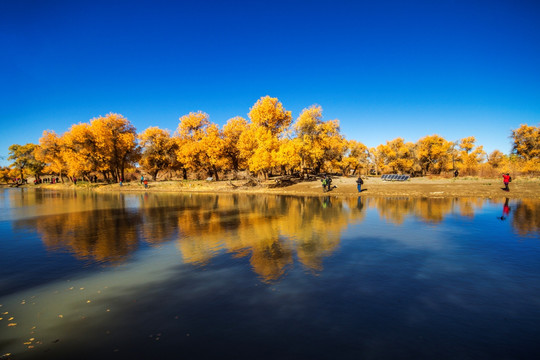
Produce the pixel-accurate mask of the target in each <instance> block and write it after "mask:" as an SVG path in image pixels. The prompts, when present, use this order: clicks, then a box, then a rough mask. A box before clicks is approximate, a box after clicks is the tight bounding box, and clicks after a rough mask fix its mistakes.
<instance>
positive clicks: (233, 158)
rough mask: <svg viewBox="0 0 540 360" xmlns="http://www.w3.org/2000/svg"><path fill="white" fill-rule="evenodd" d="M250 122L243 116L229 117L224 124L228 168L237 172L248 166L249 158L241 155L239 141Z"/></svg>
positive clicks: (224, 149)
mask: <svg viewBox="0 0 540 360" xmlns="http://www.w3.org/2000/svg"><path fill="white" fill-rule="evenodd" d="M247 128H248V122H247V121H246V119H244V118H243V117H241V116H236V117H234V118H232V119H229V120H228V121H227V123H226V124H225V126H223V141H224V144H223V146H224V148H223V151H224V156H225V158H226V159H227V161H228V163H227V168H228V169H231V170H233V171H235V172H237V171H238V170H240V169H241V168H245V167H246V166H247V159H246V158H244V157H242V156H241V152H240V149H239V147H238V143H239V141H240V136H241V135H242V134H243V133H244V132H245V131H246V130H247Z"/></svg>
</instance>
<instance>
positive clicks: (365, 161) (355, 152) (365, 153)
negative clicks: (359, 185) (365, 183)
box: [344, 140, 369, 174]
mask: <svg viewBox="0 0 540 360" xmlns="http://www.w3.org/2000/svg"><path fill="white" fill-rule="evenodd" d="M347 150H348V158H350V159H351V160H350V161H349V165H350V168H351V169H352V170H353V174H356V173H357V171H358V169H367V168H368V166H369V149H368V148H367V146H366V145H364V144H362V143H361V142H359V141H356V140H349V141H348V142H347ZM344 174H345V173H344Z"/></svg>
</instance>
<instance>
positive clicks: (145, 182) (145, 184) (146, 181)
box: [143, 180, 148, 189]
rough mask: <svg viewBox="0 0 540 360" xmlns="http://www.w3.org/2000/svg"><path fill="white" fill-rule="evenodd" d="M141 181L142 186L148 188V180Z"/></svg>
mask: <svg viewBox="0 0 540 360" xmlns="http://www.w3.org/2000/svg"><path fill="white" fill-rule="evenodd" d="M143 183H144V188H145V189H148V180H144V181H143Z"/></svg>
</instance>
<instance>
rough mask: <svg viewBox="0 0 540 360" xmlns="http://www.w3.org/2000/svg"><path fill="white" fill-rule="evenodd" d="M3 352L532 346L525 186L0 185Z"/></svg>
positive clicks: (394, 352) (246, 354)
mask: <svg viewBox="0 0 540 360" xmlns="http://www.w3.org/2000/svg"><path fill="white" fill-rule="evenodd" d="M0 261H1V264H2V266H1V268H0V304H1V307H0V314H1V315H0V317H1V318H2V320H0V355H2V354H6V353H11V354H12V355H11V357H12V358H13V359H73V358H79V359H85V358H87V359H96V358H99V359H142V358H155V359H180V358H182V359H214V358H218V357H219V358H227V359H358V358H362V359H397V358H399V359H408V358H410V359H527V358H531V359H533V358H537V357H538V356H540V345H538V344H539V342H538V339H540V327H539V326H538V324H539V323H540V202H538V201H533V200H519V201H516V200H511V201H507V202H505V200H504V199H502V200H485V199H443V198H441V199H407V198H350V199H338V198H333V197H324V198H309V197H306V198H303V197H284V196H261V195H257V196H249V195H196V194H191V195H190V194H188V195H185V194H174V195H171V194H170V195H164V194H136V195H124V194H96V193H84V192H53V191H39V190H32V189H4V190H0Z"/></svg>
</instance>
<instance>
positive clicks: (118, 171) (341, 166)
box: [0, 96, 540, 182]
mask: <svg viewBox="0 0 540 360" xmlns="http://www.w3.org/2000/svg"><path fill="white" fill-rule="evenodd" d="M248 117H249V120H246V119H244V118H242V117H240V116H237V117H234V118H232V119H229V120H228V121H227V123H226V124H225V125H224V126H223V128H220V127H219V126H218V125H216V124H214V123H212V122H210V120H209V116H208V114H206V113H204V112H200V111H199V112H196V113H193V112H192V113H189V114H187V115H184V116H182V117H181V118H180V122H179V125H178V129H177V130H176V132H175V133H174V134H171V133H170V132H169V131H168V130H164V129H160V128H159V127H149V128H148V129H146V130H144V131H143V132H142V133H140V134H137V130H136V129H135V127H134V126H133V125H132V124H131V123H130V122H129V121H128V120H127V119H126V118H124V117H123V116H122V115H120V114H114V113H110V114H108V115H106V116H100V117H97V118H94V119H92V120H90V122H88V123H79V124H75V125H72V126H71V128H70V129H69V130H68V131H67V132H65V133H64V134H63V135H61V136H59V135H57V134H56V133H55V132H54V131H49V130H46V131H44V132H43V136H42V137H41V138H40V139H39V144H26V145H17V144H15V145H11V146H10V147H9V154H10V155H9V157H8V159H9V160H11V161H12V164H11V165H10V166H9V167H6V168H1V169H0V179H3V180H4V181H8V180H9V179H13V178H21V179H22V178H25V177H27V176H35V177H36V178H39V177H40V176H43V175H44V174H49V175H55V176H59V177H60V178H62V179H63V178H64V177H66V176H67V177H69V178H70V179H72V178H73V177H76V178H86V179H89V178H90V176H94V175H99V176H100V178H103V179H104V180H106V181H112V182H118V181H120V180H121V179H125V178H126V175H128V174H133V173H134V172H135V171H136V170H137V169H139V170H142V171H143V172H145V173H147V174H150V175H151V176H152V178H153V179H157V178H158V177H160V176H167V177H168V178H174V177H182V178H184V179H187V178H188V177H191V178H199V179H200V178H204V177H208V176H212V177H213V178H214V179H216V180H219V178H220V177H222V176H223V175H224V174H227V173H238V172H239V171H242V170H247V171H249V172H250V173H251V174H253V175H256V176H258V177H261V178H268V176H270V175H275V174H282V175H283V174H298V175H299V176H301V177H302V176H305V175H307V174H315V175H316V174H320V173H322V172H324V173H340V174H344V175H358V174H373V175H379V174H385V173H400V174H410V175H413V176H421V175H427V174H433V175H441V174H442V175H444V174H451V173H454V172H455V171H456V170H457V171H458V172H459V174H461V175H479V176H494V175H497V174H500V173H501V172H511V173H514V174H516V173H521V174H531V175H537V174H538V173H540V128H539V127H538V126H528V125H521V126H520V127H519V128H518V129H515V130H512V131H511V134H510V136H511V138H512V140H513V147H512V152H511V154H510V155H505V154H503V153H502V152H501V151H499V150H495V151H493V152H492V153H491V154H489V155H488V154H486V153H485V152H484V150H483V148H482V146H480V145H476V139H475V138H474V137H472V136H470V137H465V138H463V139H459V140H456V141H448V140H446V139H444V138H442V137H441V136H439V135H429V136H425V137H423V138H421V139H420V140H418V141H417V142H416V143H412V142H405V141H404V140H403V139H402V138H397V139H394V140H391V141H387V142H386V144H381V145H379V146H377V147H373V148H368V147H367V146H365V145H364V144H362V143H361V142H359V141H357V140H347V139H346V138H345V136H344V135H343V134H342V133H341V131H340V127H339V121H338V120H326V121H324V120H323V117H322V108H321V107H320V106H318V105H313V106H311V107H309V108H307V109H304V110H303V111H302V113H301V114H300V116H299V117H298V119H296V121H295V122H294V123H293V121H292V116H291V112H290V111H287V110H285V109H284V108H283V105H282V104H281V102H279V101H278V99H277V98H271V97H269V96H265V97H262V98H260V99H259V100H258V101H257V102H256V103H255V104H254V105H253V107H252V108H251V110H250V112H249V114H248ZM62 181H63V180H62Z"/></svg>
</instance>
